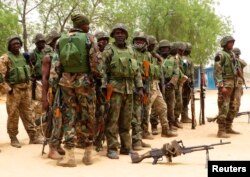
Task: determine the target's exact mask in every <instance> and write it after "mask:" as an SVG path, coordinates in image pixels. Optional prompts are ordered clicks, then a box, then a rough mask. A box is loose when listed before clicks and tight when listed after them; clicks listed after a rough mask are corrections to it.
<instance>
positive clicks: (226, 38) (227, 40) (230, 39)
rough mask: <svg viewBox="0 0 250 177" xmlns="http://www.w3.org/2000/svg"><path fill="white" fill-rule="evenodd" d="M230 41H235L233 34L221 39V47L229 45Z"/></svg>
mask: <svg viewBox="0 0 250 177" xmlns="http://www.w3.org/2000/svg"><path fill="white" fill-rule="evenodd" d="M230 41H233V42H234V41H235V39H234V38H233V37H232V36H225V37H223V38H222V39H221V41H220V45H221V47H225V46H226V45H227V43H228V42H230Z"/></svg>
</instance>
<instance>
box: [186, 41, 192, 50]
mask: <svg viewBox="0 0 250 177" xmlns="http://www.w3.org/2000/svg"><path fill="white" fill-rule="evenodd" d="M191 49H192V44H191V43H190V42H186V49H185V50H191Z"/></svg>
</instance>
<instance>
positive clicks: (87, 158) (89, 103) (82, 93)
mask: <svg viewBox="0 0 250 177" xmlns="http://www.w3.org/2000/svg"><path fill="white" fill-rule="evenodd" d="M76 95H77V102H78V103H80V108H81V111H80V112H81V119H82V120H83V121H82V123H83V124H82V133H83V136H84V139H85V140H86V141H85V144H86V147H85V152H84V156H83V159H82V161H83V163H85V165H91V164H92V163H93V159H92V146H93V141H94V136H95V105H96V93H95V87H94V86H91V85H90V86H88V87H79V88H76Z"/></svg>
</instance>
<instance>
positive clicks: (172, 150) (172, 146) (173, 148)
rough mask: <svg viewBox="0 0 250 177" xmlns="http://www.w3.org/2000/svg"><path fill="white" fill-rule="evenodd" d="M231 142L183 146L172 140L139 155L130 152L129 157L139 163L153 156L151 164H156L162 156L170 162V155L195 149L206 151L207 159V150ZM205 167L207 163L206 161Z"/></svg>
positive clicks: (181, 143) (175, 155)
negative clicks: (159, 147)
mask: <svg viewBox="0 0 250 177" xmlns="http://www.w3.org/2000/svg"><path fill="white" fill-rule="evenodd" d="M230 143H231V142H222V140H221V141H220V143H215V144H210V145H199V146H191V147H185V146H184V145H183V142H182V141H181V140H180V141H176V140H173V141H172V142H171V143H166V144H164V145H163V147H162V148H161V149H157V148H155V149H152V150H150V151H148V152H146V153H145V154H142V155H139V154H138V153H137V152H131V153H130V157H131V160H132V163H139V162H141V161H142V160H144V159H145V158H153V159H154V161H153V163H152V164H153V165H154V164H157V162H158V160H162V158H163V156H166V158H167V160H168V162H172V157H177V156H180V155H182V154H184V155H185V154H187V153H191V152H195V151H206V160H207V161H208V160H209V150H210V149H214V146H218V145H225V144H230ZM206 167H207V163H206Z"/></svg>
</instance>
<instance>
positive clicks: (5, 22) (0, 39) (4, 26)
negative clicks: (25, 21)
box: [0, 2, 21, 54]
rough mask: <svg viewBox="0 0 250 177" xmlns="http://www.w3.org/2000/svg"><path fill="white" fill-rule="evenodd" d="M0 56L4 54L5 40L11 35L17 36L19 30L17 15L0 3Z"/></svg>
mask: <svg viewBox="0 0 250 177" xmlns="http://www.w3.org/2000/svg"><path fill="white" fill-rule="evenodd" d="M0 28H1V30H0V54H3V53H4V52H6V44H7V40H8V38H9V37H10V36H12V35H18V34H19V33H20V32H21V30H20V26H19V25H18V15H17V14H15V13H13V12H12V10H11V9H10V8H8V7H7V6H6V5H5V4H3V3H1V2H0Z"/></svg>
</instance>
